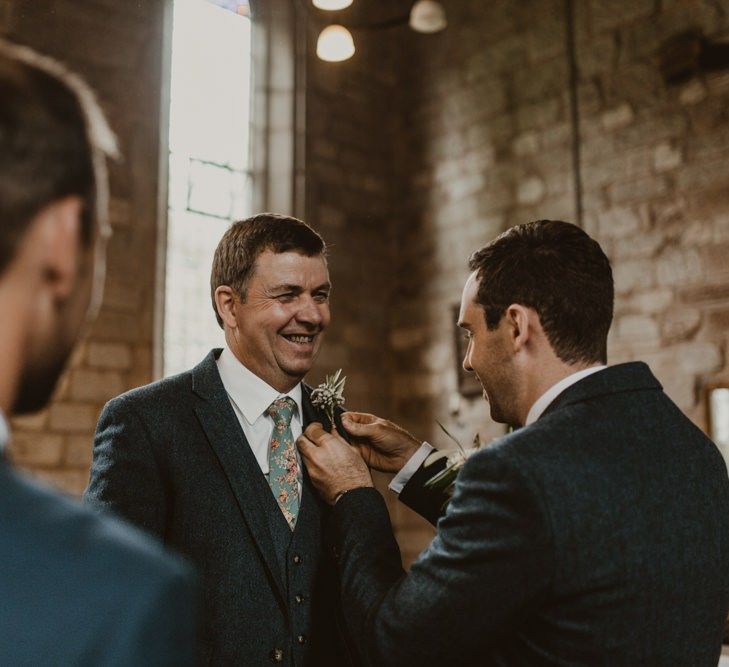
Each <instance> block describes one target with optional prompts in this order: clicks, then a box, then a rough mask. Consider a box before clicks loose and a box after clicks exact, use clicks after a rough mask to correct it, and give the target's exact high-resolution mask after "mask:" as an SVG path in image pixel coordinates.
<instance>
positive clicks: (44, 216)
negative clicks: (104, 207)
mask: <svg viewBox="0 0 729 667" xmlns="http://www.w3.org/2000/svg"><path fill="white" fill-rule="evenodd" d="M82 211H83V201H82V200H81V197H77V196H72V197H64V198H63V199H59V200H57V201H54V202H51V203H50V204H48V205H47V206H46V207H44V208H43V209H42V210H41V211H40V213H38V214H37V215H36V217H35V220H34V222H33V223H32V226H33V229H34V232H33V233H32V234H31V238H29V239H28V241H29V242H30V243H32V244H34V245H35V246H36V247H35V248H34V249H33V250H32V251H33V254H34V255H35V256H36V258H37V261H38V262H39V265H40V269H41V271H42V276H43V278H42V279H43V282H45V283H46V284H47V285H48V287H49V288H50V290H51V293H52V294H53V295H54V296H55V297H56V299H57V300H59V301H63V300H65V299H67V298H68V297H69V296H70V295H71V293H72V292H73V290H74V289H75V288H76V284H77V280H78V273H79V262H80V260H81V214H82Z"/></svg>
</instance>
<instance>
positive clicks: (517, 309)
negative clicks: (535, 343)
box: [504, 303, 534, 352]
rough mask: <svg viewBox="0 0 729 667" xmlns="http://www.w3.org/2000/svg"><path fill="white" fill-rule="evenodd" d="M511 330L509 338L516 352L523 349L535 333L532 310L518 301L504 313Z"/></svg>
mask: <svg viewBox="0 0 729 667" xmlns="http://www.w3.org/2000/svg"><path fill="white" fill-rule="evenodd" d="M504 318H505V320H506V324H507V327H508V331H509V338H510V340H511V343H512V345H513V346H514V352H518V351H519V350H521V349H523V348H524V347H525V346H526V344H527V342H528V341H529V339H530V337H531V336H533V335H534V331H532V328H533V324H534V323H533V321H532V312H531V309H529V308H526V307H524V306H522V305H520V304H518V303H512V304H511V305H510V306H509V307H508V308H507V309H506V312H505V313H504Z"/></svg>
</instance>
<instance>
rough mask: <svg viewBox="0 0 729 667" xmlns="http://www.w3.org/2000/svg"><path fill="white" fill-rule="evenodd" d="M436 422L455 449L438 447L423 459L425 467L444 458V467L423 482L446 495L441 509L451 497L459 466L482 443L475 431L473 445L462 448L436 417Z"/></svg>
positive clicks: (464, 462) (460, 466) (461, 465)
mask: <svg viewBox="0 0 729 667" xmlns="http://www.w3.org/2000/svg"><path fill="white" fill-rule="evenodd" d="M436 423H437V424H438V426H440V428H441V430H442V431H443V433H445V434H446V435H447V436H448V437H449V438H450V439H451V440H452V441H453V442H455V443H456V449H440V450H437V451H435V452H433V453H432V454H431V455H430V456H428V458H427V459H425V467H428V466H430V465H432V464H433V463H435V462H436V461H440V460H441V459H443V458H444V459H446V465H445V468H443V470H441V471H440V472H439V473H437V474H436V475H433V477H431V478H430V479H429V480H428V481H427V482H426V483H425V486H426V487H427V488H429V489H433V490H434V491H441V492H442V493H444V494H445V495H446V500H445V502H444V503H443V506H442V509H445V508H446V507H447V505H448V503H449V502H450V501H451V498H452V497H453V489H454V488H455V486H456V478H457V477H458V473H459V472H461V468H463V466H464V465H465V464H466V461H468V459H469V458H470V457H471V456H472V455H473V454H475V453H476V452H477V451H478V450H479V449H481V447H482V443H481V438H480V437H479V435H478V433H476V435H475V436H474V438H473V446H472V447H468V448H464V447H463V445H461V443H460V442H459V441H458V438H456V437H455V436H453V435H451V433H450V432H449V431H448V429H447V428H446V427H445V426H443V424H441V423H440V422H439V421H438V420H437V419H436Z"/></svg>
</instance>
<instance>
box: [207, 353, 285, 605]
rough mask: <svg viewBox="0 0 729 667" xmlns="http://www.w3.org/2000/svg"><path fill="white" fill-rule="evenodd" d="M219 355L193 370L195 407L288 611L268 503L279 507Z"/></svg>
mask: <svg viewBox="0 0 729 667" xmlns="http://www.w3.org/2000/svg"><path fill="white" fill-rule="evenodd" d="M219 354H220V350H213V351H212V352H211V353H210V354H209V355H208V356H207V357H206V358H205V360H204V361H203V362H202V363H201V364H199V365H198V366H197V367H196V368H195V369H193V391H194V392H195V393H196V394H197V395H198V396H199V397H200V398H201V399H203V400H202V401H201V402H200V403H199V404H198V405H197V406H196V407H195V413H196V414H197V417H198V419H199V421H200V425H201V426H202V428H203V430H204V431H205V435H206V436H207V438H208V440H209V442H210V445H211V447H212V449H213V451H214V452H215V454H216V456H217V457H218V460H219V461H220V465H221V467H222V469H223V471H224V473H225V475H226V477H227V478H228V482H229V484H230V487H231V489H232V490H233V494H234V495H235V498H236V500H237V502H238V506H239V507H240V510H241V513H242V514H243V518H244V519H245V521H246V523H247V524H248V528H249V530H250V532H251V535H252V536H253V540H254V542H255V543H256V546H257V548H258V550H259V552H260V554H261V558H262V560H263V562H264V563H265V565H266V568H267V570H268V573H269V576H270V578H271V581H272V582H273V587H274V589H275V590H276V593H277V594H278V596H279V599H280V603H281V607H282V608H283V609H284V610H287V609H288V605H287V602H286V596H285V594H284V591H285V587H284V584H283V580H282V576H281V570H280V567H279V563H278V559H277V558H276V551H275V548H274V545H273V540H272V538H271V532H270V527H269V525H268V518H267V517H268V515H269V513H270V511H271V507H270V506H267V505H270V503H267V502H266V501H267V500H270V501H271V502H272V503H273V504H274V505H275V500H274V499H273V496H272V495H271V489H270V488H269V486H268V484H267V483H266V480H265V478H264V476H263V475H262V474H261V468H260V466H259V465H258V462H257V461H256V458H255V456H254V455H253V452H252V451H251V448H250V446H249V445H248V441H247V440H246V437H245V435H244V434H243V429H241V427H240V423H239V422H238V419H237V417H236V416H235V413H234V412H233V407H232V406H231V404H230V400H229V399H228V395H227V394H226V392H225V389H224V387H223V383H222V381H221V380H220V375H219V373H218V368H217V365H216V363H215V360H216V358H217V356H218V355H219ZM276 511H278V507H276Z"/></svg>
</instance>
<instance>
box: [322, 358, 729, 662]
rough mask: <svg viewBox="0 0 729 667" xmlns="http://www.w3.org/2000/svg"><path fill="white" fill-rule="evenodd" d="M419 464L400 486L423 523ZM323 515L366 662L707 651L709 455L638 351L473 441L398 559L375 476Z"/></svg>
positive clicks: (724, 601)
mask: <svg viewBox="0 0 729 667" xmlns="http://www.w3.org/2000/svg"><path fill="white" fill-rule="evenodd" d="M434 465H435V464H434ZM435 472H436V470H435V469H432V468H431V469H428V468H421V469H420V470H419V471H418V472H417V473H416V475H414V476H413V478H412V479H411V480H410V481H409V483H408V484H407V485H406V486H405V488H404V490H403V492H402V494H401V496H400V498H401V500H403V501H404V502H406V503H408V504H410V505H411V506H412V507H413V508H414V509H415V510H419V511H421V512H422V514H423V515H424V516H426V517H427V518H430V519H431V520H433V521H435V520H437V518H438V513H439V507H440V505H441V503H442V501H443V498H442V497H441V496H438V495H437V494H434V493H432V492H429V491H427V490H426V489H425V488H424V486H423V483H424V481H425V480H427V479H428V478H430V477H431V476H432V475H433V474H434V473H435ZM333 520H334V524H335V526H336V529H337V538H336V541H337V549H338V552H339V558H340V569H341V578H342V587H343V596H344V604H345V608H346V609H347V612H348V620H349V624H350V628H351V630H352V632H353V634H354V637H355V639H356V641H357V642H358V644H359V646H360V649H361V651H360V652H361V654H362V655H363V656H364V657H365V662H366V663H367V664H368V665H377V666H378V667H386V666H388V665H393V666H398V667H402V666H403V665H590V666H593V665H626V666H631V667H633V666H635V665H665V666H666V667H677V666H678V665H681V666H684V665H702V666H703V665H705V666H706V667H715V666H716V664H717V662H718V659H719V653H720V644H721V637H722V628H723V624H724V619H725V618H726V614H727V609H728V608H729V481H728V480H727V469H726V465H725V463H724V461H723V459H722V458H721V456H720V454H719V452H718V450H717V449H716V447H715V446H714V444H713V443H712V442H711V441H710V440H709V439H708V438H707V437H706V436H705V435H704V434H703V433H702V432H701V431H700V430H699V429H698V428H696V426H694V424H692V423H691V422H690V421H689V420H688V419H687V418H686V417H685V416H684V415H683V414H682V413H681V411H680V410H679V409H678V408H677V407H676V406H675V405H674V404H673V403H672V402H671V401H670V400H669V399H668V397H667V396H666V395H665V394H664V393H663V391H662V389H661V386H660V384H659V383H658V381H657V380H656V379H655V378H654V377H653V375H652V374H651V372H650V370H649V369H648V367H647V366H646V365H645V364H642V363H631V364H623V365H619V366H614V367H611V368H608V369H606V370H604V371H601V372H599V373H595V374H593V375H591V376H589V377H587V378H585V379H583V380H581V381H580V382H578V383H576V384H574V385H573V386H572V387H570V388H568V389H567V390H566V391H564V392H563V393H562V394H561V395H560V396H559V397H558V398H557V399H556V400H555V401H554V402H553V404H552V405H551V406H550V407H549V408H548V409H547V411H546V412H545V414H544V415H543V416H542V417H541V418H540V419H539V420H538V421H537V422H535V423H534V424H532V425H530V426H527V427H524V428H521V429H519V430H517V431H515V432H513V433H511V434H509V435H507V436H505V437H503V438H501V439H499V440H498V441H496V442H495V443H493V444H491V445H489V446H488V447H485V448H484V449H483V450H481V451H479V452H478V453H476V454H474V455H473V456H472V457H471V458H470V459H469V460H468V462H467V463H466V465H465V466H464V468H463V469H462V471H461V472H460V474H459V477H458V480H457V483H456V488H455V493H454V495H453V499H452V501H451V503H450V505H449V507H448V509H447V511H446V512H445V515H444V516H443V517H442V518H440V520H439V521H438V524H437V535H436V537H435V539H434V540H433V542H432V543H431V544H430V546H429V547H428V548H427V549H426V550H425V551H424V553H423V554H422V555H421V557H420V558H419V559H418V560H417V561H416V562H415V563H414V564H413V566H412V569H411V571H410V573H409V574H405V573H404V572H403V570H402V568H401V565H400V556H399V553H398V549H397V545H396V543H395V540H394V538H393V535H392V530H391V527H390V522H389V519H388V515H387V511H386V509H385V505H384V502H383V500H382V498H381V497H380V496H379V494H378V493H377V492H376V491H374V490H372V489H357V490H354V491H351V492H349V493H347V494H345V495H344V496H343V497H342V498H341V499H340V500H339V502H338V503H337V504H336V506H335V508H334V513H333Z"/></svg>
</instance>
